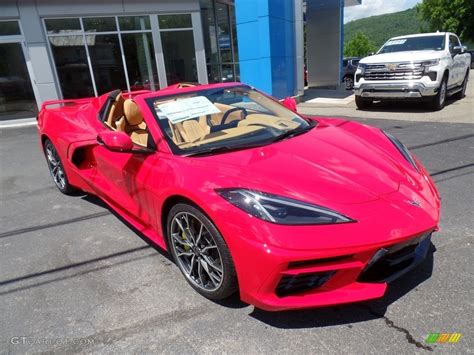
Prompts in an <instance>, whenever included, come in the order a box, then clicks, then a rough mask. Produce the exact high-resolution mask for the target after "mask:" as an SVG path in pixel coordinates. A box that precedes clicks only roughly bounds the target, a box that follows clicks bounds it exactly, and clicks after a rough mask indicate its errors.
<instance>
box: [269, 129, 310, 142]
mask: <svg viewBox="0 0 474 355" xmlns="http://www.w3.org/2000/svg"><path fill="white" fill-rule="evenodd" d="M314 127H315V126H308V127H305V128H295V129H291V130H289V131H286V132H285V133H282V134H280V135H279V136H278V137H275V138H274V139H273V140H272V142H278V141H282V140H284V139H287V138H292V137H296V136H299V135H300V134H303V133H306V132H308V131H309V130H311V129H313V128H314Z"/></svg>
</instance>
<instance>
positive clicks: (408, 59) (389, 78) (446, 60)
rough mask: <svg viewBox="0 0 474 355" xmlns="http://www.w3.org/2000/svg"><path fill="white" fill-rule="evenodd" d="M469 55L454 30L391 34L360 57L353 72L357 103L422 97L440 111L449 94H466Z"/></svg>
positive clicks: (367, 103) (455, 95) (367, 105)
mask: <svg viewBox="0 0 474 355" xmlns="http://www.w3.org/2000/svg"><path fill="white" fill-rule="evenodd" d="M470 64H471V55H470V53H468V52H466V48H465V47H463V46H462V45H461V42H460V41H459V38H458V37H457V36H456V35H455V34H454V33H448V32H437V33H424V34H417V35H409V36H401V37H394V38H391V39H389V40H388V41H387V42H386V43H385V44H384V45H383V46H382V48H380V50H379V51H378V52H377V54H375V55H372V56H369V57H366V58H363V59H362V60H361V61H360V62H359V66H358V68H357V71H356V73H355V75H354V91H355V100H356V105H357V107H358V108H360V109H364V108H368V107H369V106H370V105H372V103H373V101H375V100H388V99H397V100H404V99H413V98H415V99H424V100H426V101H428V103H429V105H430V107H431V108H432V109H433V110H441V109H442V108H443V107H444V105H445V102H446V98H447V97H448V96H453V95H454V97H455V98H458V99H461V98H463V97H464V96H465V92H466V86H467V82H468V80H469V69H470Z"/></svg>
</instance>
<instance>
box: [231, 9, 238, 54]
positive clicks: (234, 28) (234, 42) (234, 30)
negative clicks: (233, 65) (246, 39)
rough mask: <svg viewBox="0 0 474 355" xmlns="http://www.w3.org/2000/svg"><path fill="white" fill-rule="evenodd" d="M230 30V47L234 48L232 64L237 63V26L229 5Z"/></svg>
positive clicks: (233, 12) (233, 10)
mask: <svg viewBox="0 0 474 355" xmlns="http://www.w3.org/2000/svg"><path fill="white" fill-rule="evenodd" d="M229 18H230V28H231V30H232V46H233V48H234V59H233V61H234V62H238V61H239V48H238V45H237V26H236V24H235V7H234V6H232V5H229Z"/></svg>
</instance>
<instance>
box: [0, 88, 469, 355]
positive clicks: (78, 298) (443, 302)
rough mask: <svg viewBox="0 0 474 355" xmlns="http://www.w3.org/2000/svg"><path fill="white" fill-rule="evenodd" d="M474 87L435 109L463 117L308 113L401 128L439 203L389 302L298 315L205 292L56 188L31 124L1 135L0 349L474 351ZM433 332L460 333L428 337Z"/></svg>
mask: <svg viewBox="0 0 474 355" xmlns="http://www.w3.org/2000/svg"><path fill="white" fill-rule="evenodd" d="M472 89H473V88H472V82H471V87H470V91H469V93H468V97H467V98H466V99H464V100H462V101H460V102H453V103H451V104H450V105H448V107H447V108H446V109H445V110H446V111H442V112H441V113H439V115H449V112H450V111H449V110H453V109H454V108H456V107H457V108H458V109H459V110H461V112H467V113H469V112H471V116H470V119H469V117H467V118H465V119H464V118H463V120H461V119H460V120H455V122H452V121H453V120H450V119H442V118H439V117H438V113H436V114H432V113H431V112H425V111H423V110H422V109H420V108H418V107H412V109H410V110H409V111H415V112H414V113H415V114H414V115H412V116H411V118H410V119H407V116H408V114H411V113H413V112H408V113H407V112H402V111H401V108H397V109H396V110H395V111H397V110H398V111H397V112H396V114H397V115H400V116H403V117H398V119H395V118H396V117H391V116H393V115H394V114H393V112H389V111H390V110H389V109H387V107H379V108H378V110H377V107H378V106H377V105H376V106H375V107H374V108H373V109H372V110H371V111H369V113H364V112H359V111H357V110H355V109H354V108H352V111H351V109H350V107H349V106H350V105H351V104H349V106H348V107H347V108H338V107H328V108H327V109H324V107H322V108H321V109H320V110H318V108H315V107H303V109H304V112H305V113H310V114H318V113H319V114H323V115H328V116H329V115H330V116H338V115H341V116H345V117H349V118H350V119H358V120H360V121H361V122H363V123H366V124H371V125H375V126H378V127H381V128H383V129H385V130H387V131H388V132H390V133H392V134H395V135H396V136H398V137H399V138H400V139H401V140H402V141H403V142H404V143H405V144H406V145H407V146H408V147H410V148H411V150H412V151H413V153H414V154H416V156H417V157H418V158H419V159H420V160H421V161H422V162H423V163H424V164H425V166H426V167H427V169H428V171H429V172H430V173H431V174H432V176H433V179H434V180H435V182H436V183H437V185H438V188H439V189H440V192H441V195H442V199H443V200H442V204H443V211H442V223H441V230H440V231H439V232H438V233H436V234H435V235H434V238H433V244H434V248H433V251H432V253H431V254H430V256H429V257H428V259H427V260H426V261H425V262H424V263H423V264H422V265H421V266H420V267H419V268H418V269H417V270H416V271H415V272H412V273H410V274H409V275H406V276H405V277H403V278H401V279H399V280H398V281H396V282H394V283H393V284H392V285H391V287H390V288H389V290H388V292H387V294H386V295H385V297H384V298H383V299H381V300H377V301H372V302H364V303H359V304H353V305H345V306H337V307H328V308H321V309H314V310H305V311H295V312H280V313H269V312H264V311H261V310H259V309H256V308H254V307H253V306H249V305H246V304H243V303H241V302H240V301H239V300H238V298H236V297H234V298H233V299H231V300H229V301H225V302H221V303H214V302H211V301H208V300H207V299H205V298H203V297H201V296H199V295H198V294H197V293H196V292H194V291H193V290H192V289H191V288H190V287H189V286H188V285H187V283H186V282H185V280H184V278H183V277H182V276H181V274H180V272H179V270H178V268H177V267H176V266H175V265H174V264H173V263H172V262H171V261H170V260H169V258H168V257H167V255H166V253H165V252H163V251H161V250H159V249H158V248H156V247H154V246H153V245H151V244H150V243H149V242H148V241H147V240H146V239H145V238H144V237H143V236H142V235H141V234H140V233H139V232H137V231H134V230H133V229H131V228H129V226H127V224H126V223H125V222H124V221H122V220H121V219H120V218H118V217H117V216H116V215H115V214H113V213H112V212H111V211H110V210H109V209H108V208H107V207H106V206H105V205H103V204H102V203H101V201H99V200H98V199H96V198H94V197H92V196H87V195H77V196H72V197H68V196H64V195H62V194H60V193H59V192H58V191H57V190H56V187H55V186H54V185H53V182H52V181H51V178H50V176H49V173H48V170H47V167H46V163H45V161H44V158H43V156H42V153H41V152H40V150H39V148H38V142H37V136H36V128H35V127H29V128H18V129H3V130H1V131H0V139H1V145H0V159H1V160H0V161H1V166H0V168H1V176H0V179H1V199H0V201H1V216H0V226H1V227H0V270H1V272H0V314H1V317H0V352H2V351H3V352H6V353H9V352H15V353H17V352H25V351H29V352H40V351H56V352H60V353H65V352H79V351H80V352H93V351H107V352H119V351H124V352H153V351H154V352H165V353H176V352H179V353H214V352H219V353H221V352H228V353H290V352H291V353H294V352H298V353H303V354H310V353H321V352H324V353H353V354H362V353H364V354H369V353H374V354H376V353H377V354H378V353H382V352H391V353H395V352H396V353H412V352H417V353H423V352H429V351H433V350H434V351H437V352H446V353H447V352H455V353H466V352H473V350H474V346H473V336H474V332H473V327H472V325H473V324H472V319H474V312H473V309H474V307H473V306H474V305H473V299H474V295H473V287H472V286H473V285H474V277H473V267H472V260H473V245H472V244H473V236H474V232H473V230H474V178H473V177H474V123H473V122H472V117H473V116H472V110H473V96H472V93H473V90H472ZM329 110H332V111H331V112H329ZM443 112H444V113H443ZM456 112H457V111H456ZM459 116H461V114H459ZM357 117H362V118H357ZM375 117H377V118H375ZM387 117H388V118H387ZM430 117H431V118H432V119H430ZM314 150H315V153H317V147H314ZM430 333H462V337H461V339H460V341H459V343H456V344H450V343H445V344H428V343H426V342H425V339H426V337H427V335H428V334H430Z"/></svg>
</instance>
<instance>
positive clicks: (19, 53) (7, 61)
mask: <svg viewBox="0 0 474 355" xmlns="http://www.w3.org/2000/svg"><path fill="white" fill-rule="evenodd" d="M12 37H13V38H12ZM15 37H16V38H18V39H16V38H15ZM21 38H22V37H21V31H20V27H19V25H18V21H1V22H0V121H5V120H12V119H17V118H31V117H35V116H36V115H37V114H38V106H37V104H36V98H35V94H34V91H33V86H32V84H31V78H30V74H29V72H28V67H27V64H26V59H25V53H24V52H23V45H22V41H21Z"/></svg>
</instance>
